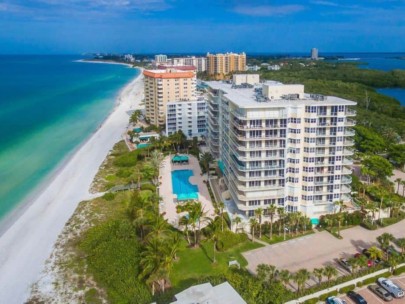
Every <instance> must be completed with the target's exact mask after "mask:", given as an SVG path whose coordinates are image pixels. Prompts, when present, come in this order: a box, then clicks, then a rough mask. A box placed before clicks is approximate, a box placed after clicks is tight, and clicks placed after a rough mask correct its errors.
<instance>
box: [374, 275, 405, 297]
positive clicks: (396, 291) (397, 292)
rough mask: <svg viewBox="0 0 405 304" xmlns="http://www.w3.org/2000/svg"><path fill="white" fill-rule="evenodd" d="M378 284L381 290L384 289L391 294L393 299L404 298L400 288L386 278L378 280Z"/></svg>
mask: <svg viewBox="0 0 405 304" xmlns="http://www.w3.org/2000/svg"><path fill="white" fill-rule="evenodd" d="M378 284H380V286H381V287H382V288H384V289H385V290H386V291H388V292H389V293H391V294H392V295H393V296H394V297H395V298H403V297H404V291H403V289H402V288H401V287H399V286H398V285H397V284H395V283H394V282H392V281H391V280H388V279H386V278H379V279H378Z"/></svg>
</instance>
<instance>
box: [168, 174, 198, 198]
mask: <svg viewBox="0 0 405 304" xmlns="http://www.w3.org/2000/svg"><path fill="white" fill-rule="evenodd" d="M191 176H193V171H192V170H176V171H172V189H173V193H174V194H176V195H177V200H179V201H184V200H190V199H198V187H197V186H196V185H192V184H190V182H189V181H188V180H189V178H190V177H191Z"/></svg>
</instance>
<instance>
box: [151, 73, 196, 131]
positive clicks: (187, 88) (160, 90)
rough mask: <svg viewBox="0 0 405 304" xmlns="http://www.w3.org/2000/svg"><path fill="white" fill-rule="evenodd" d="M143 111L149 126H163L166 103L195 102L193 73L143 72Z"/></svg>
mask: <svg viewBox="0 0 405 304" xmlns="http://www.w3.org/2000/svg"><path fill="white" fill-rule="evenodd" d="M143 75H144V76H145V80H144V90H145V110H146V118H148V119H149V120H150V122H151V124H154V125H160V126H164V125H165V119H166V107H167V103H168V102H171V101H190V100H196V74H195V71H194V70H193V71H183V70H176V69H163V70H145V71H144V72H143Z"/></svg>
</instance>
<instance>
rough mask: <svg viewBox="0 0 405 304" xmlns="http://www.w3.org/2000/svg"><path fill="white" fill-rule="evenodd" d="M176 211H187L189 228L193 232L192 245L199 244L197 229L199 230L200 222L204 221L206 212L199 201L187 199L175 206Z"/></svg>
mask: <svg viewBox="0 0 405 304" xmlns="http://www.w3.org/2000/svg"><path fill="white" fill-rule="evenodd" d="M177 212H178V213H180V212H187V213H188V218H189V220H190V225H191V228H192V229H193V234H194V247H197V246H198V244H199V236H198V231H201V223H203V222H206V221H207V220H208V218H207V217H206V212H205V211H204V208H203V207H202V204H201V203H200V202H199V201H189V202H187V203H185V204H183V205H178V206H177Z"/></svg>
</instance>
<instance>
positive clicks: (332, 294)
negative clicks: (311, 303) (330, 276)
mask: <svg viewBox="0 0 405 304" xmlns="http://www.w3.org/2000/svg"><path fill="white" fill-rule="evenodd" d="M337 295H338V292H337V290H334V291H331V292H328V293H327V294H324V295H321V296H320V297H319V299H321V300H324V301H325V300H326V299H327V298H329V297H332V296H333V297H334V296H337Z"/></svg>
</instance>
